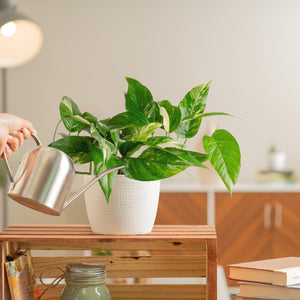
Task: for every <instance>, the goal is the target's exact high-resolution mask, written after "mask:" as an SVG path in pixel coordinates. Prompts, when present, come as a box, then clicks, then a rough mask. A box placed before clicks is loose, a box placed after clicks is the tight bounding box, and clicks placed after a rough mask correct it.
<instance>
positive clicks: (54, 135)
mask: <svg viewBox="0 0 300 300" xmlns="http://www.w3.org/2000/svg"><path fill="white" fill-rule="evenodd" d="M61 121H62V120H61V119H60V120H59V121H58V122H57V125H56V127H55V130H54V134H53V140H52V142H54V141H55V137H56V132H57V130H58V126H59V124H60V123H61Z"/></svg>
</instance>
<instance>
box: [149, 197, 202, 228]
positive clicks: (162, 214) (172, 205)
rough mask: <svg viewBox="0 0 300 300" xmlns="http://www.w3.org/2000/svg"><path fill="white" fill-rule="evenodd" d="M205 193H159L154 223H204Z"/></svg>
mask: <svg viewBox="0 0 300 300" xmlns="http://www.w3.org/2000/svg"><path fill="white" fill-rule="evenodd" d="M206 212H207V203H206V194H205V193H161V194H160V198H159V204H158V211H157V216H156V221H155V224H159V225H205V224H206V223H207V218H206Z"/></svg>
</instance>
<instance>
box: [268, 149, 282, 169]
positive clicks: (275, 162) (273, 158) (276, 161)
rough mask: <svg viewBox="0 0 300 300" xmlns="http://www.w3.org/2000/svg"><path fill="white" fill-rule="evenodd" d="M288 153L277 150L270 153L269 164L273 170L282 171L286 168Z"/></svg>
mask: <svg viewBox="0 0 300 300" xmlns="http://www.w3.org/2000/svg"><path fill="white" fill-rule="evenodd" d="M285 161H286V154H285V152H280V151H276V152H273V153H270V155H269V164H270V170H271V171H277V172H282V171H284V168H285Z"/></svg>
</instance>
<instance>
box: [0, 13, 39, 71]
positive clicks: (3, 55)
mask: <svg viewBox="0 0 300 300" xmlns="http://www.w3.org/2000/svg"><path fill="white" fill-rule="evenodd" d="M7 23H13V24H12V25H15V26H13V27H15V28H14V29H15V30H14V31H13V33H11V34H9V35H6V34H3V32H2V30H1V29H2V28H3V26H5V25H7ZM3 29H4V28H3ZM42 44H43V33H42V31H41V29H40V27H39V26H38V25H37V24H35V23H34V22H32V21H31V20H30V19H28V18H27V17H25V16H23V15H22V14H20V13H18V12H16V11H14V10H13V9H8V10H2V11H1V10H0V67H1V68H10V67H15V66H20V65H22V64H25V63H26V62H28V61H30V60H31V59H32V58H33V57H34V56H36V55H37V54H38V52H39V51H40V50H41V47H42Z"/></svg>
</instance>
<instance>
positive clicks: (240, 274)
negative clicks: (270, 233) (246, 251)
mask: <svg viewBox="0 0 300 300" xmlns="http://www.w3.org/2000/svg"><path fill="white" fill-rule="evenodd" d="M228 267H229V278H230V279H233V280H239V281H251V282H259V283H269V284H274V285H280V286H288V285H294V284H300V257H282V258H274V259H266V260H258V261H252V262H246V263H240V264H232V265H229V266H228ZM299 299H300V298H299Z"/></svg>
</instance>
